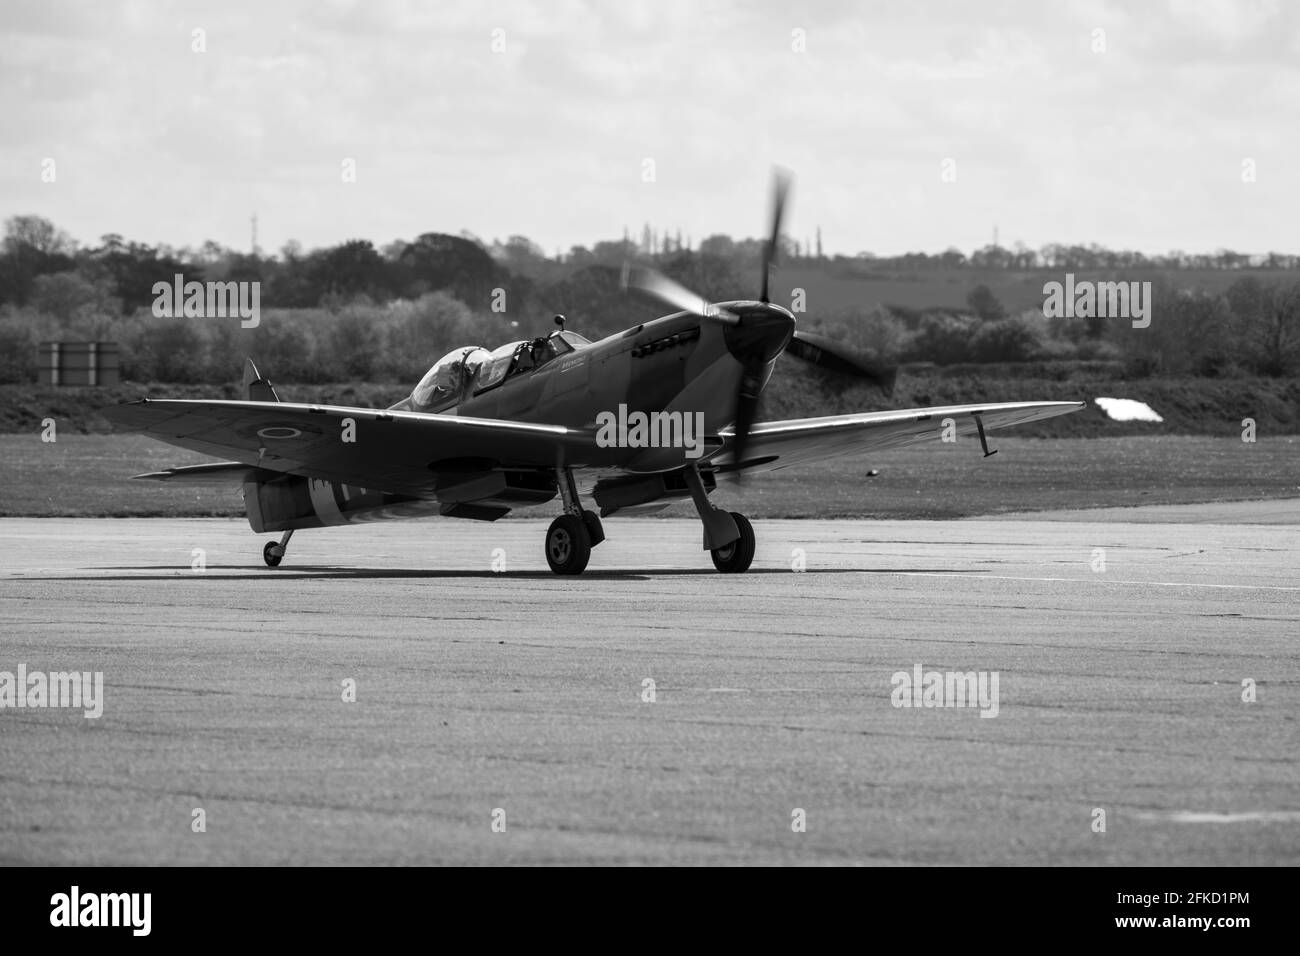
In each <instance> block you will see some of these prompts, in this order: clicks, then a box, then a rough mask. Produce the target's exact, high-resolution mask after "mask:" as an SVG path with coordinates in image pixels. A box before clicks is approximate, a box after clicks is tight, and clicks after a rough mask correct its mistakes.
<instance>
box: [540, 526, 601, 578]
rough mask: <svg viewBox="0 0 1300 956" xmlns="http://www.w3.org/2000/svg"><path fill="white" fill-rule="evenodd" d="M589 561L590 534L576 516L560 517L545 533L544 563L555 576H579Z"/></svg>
mask: <svg viewBox="0 0 1300 956" xmlns="http://www.w3.org/2000/svg"><path fill="white" fill-rule="evenodd" d="M590 560H591V533H590V532H589V531H588V530H587V523H586V522H585V521H583V520H582V519H581V518H579V517H578V516H577V515H568V514H565V515H560V516H559V517H558V518H556V519H555V520H554V521H552V522H551V527H550V528H549V529H548V530H547V532H546V563H547V564H549V565H550V566H551V570H552V571H554V572H555V573H556V574H581V573H582V572H583V571H584V570H586V567H587V562H588V561H590Z"/></svg>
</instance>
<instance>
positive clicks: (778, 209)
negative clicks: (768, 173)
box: [759, 168, 790, 302]
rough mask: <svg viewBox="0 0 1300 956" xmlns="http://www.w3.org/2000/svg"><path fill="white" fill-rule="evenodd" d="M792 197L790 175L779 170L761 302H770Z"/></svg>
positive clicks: (764, 265)
mask: <svg viewBox="0 0 1300 956" xmlns="http://www.w3.org/2000/svg"><path fill="white" fill-rule="evenodd" d="M789 195H790V174H789V173H788V172H786V171H785V170H784V169H780V168H778V169H777V170H776V172H775V174H774V177H773V182H772V231H771V233H770V235H769V237H768V240H767V244H766V245H765V246H763V292H762V294H761V295H760V296H759V299H760V301H763V302H770V301H772V300H771V299H769V298H768V295H767V292H768V288H767V287H768V282H769V280H770V279H771V278H772V267H773V266H775V265H776V256H777V253H778V252H780V247H781V220H782V219H784V218H785V201H786V198H787V197H788V196H789Z"/></svg>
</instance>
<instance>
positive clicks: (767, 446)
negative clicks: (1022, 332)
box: [711, 402, 1087, 475]
mask: <svg viewBox="0 0 1300 956" xmlns="http://www.w3.org/2000/svg"><path fill="white" fill-rule="evenodd" d="M1086 405H1087V403H1086V402H1007V403H1001V404H989V405H948V406H942V407H935V408H909V409H905V410H903V411H885V412H859V413H856V414H853V415H833V416H830V417H828V418H799V419H794V420H792V421H786V422H761V423H759V424H756V425H754V427H753V428H752V429H751V430H750V432H749V444H748V446H747V447H746V448H745V459H746V460H747V461H750V462H753V464H751V465H748V466H746V467H745V468H744V471H745V473H746V474H749V473H751V472H759V471H772V470H775V469H778V468H784V467H786V466H787V465H799V464H805V463H807V462H812V461H820V460H822V459H825V458H837V457H840V456H841V455H853V454H858V453H860V452H866V451H885V450H888V449H891V448H902V447H904V446H906V445H915V444H918V443H919V442H927V441H932V442H934V443H936V444H938V443H939V441H940V439H941V438H942V436H943V431H944V427H945V419H951V420H952V425H953V433H955V434H956V435H958V436H967V435H975V434H978V430H979V428H978V425H977V424H976V420H977V419H979V420H981V421H983V423H984V430H985V431H986V432H989V431H993V430H995V429H999V428H1009V427H1011V426H1012V425H1023V424H1025V423H1026V422H1034V421H1039V420H1041V419H1044V418H1052V417H1054V416H1056V415H1065V414H1068V413H1070V412H1077V411H1078V410H1079V409H1081V408H1084V407H1086ZM721 437H722V439H723V446H722V448H721V449H720V450H719V451H718V453H717V454H715V455H714V456H713V457H712V459H711V463H712V464H714V465H718V466H721V467H720V468H719V471H720V472H721V473H722V474H724V475H725V474H726V473H728V471H730V469H728V468H727V467H726V466H727V465H733V464H734V462H733V460H732V458H731V456H730V453H729V452H730V449H731V448H732V447H733V446H734V443H735V437H734V435H732V434H731V433H730V432H729V431H728V430H724V431H723V432H721Z"/></svg>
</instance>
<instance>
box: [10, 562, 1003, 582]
mask: <svg viewBox="0 0 1300 956" xmlns="http://www.w3.org/2000/svg"><path fill="white" fill-rule="evenodd" d="M84 570H88V571H131V572H136V573H133V574H106V575H95V576H94V577H93V578H86V579H85V580H88V581H175V580H177V579H184V580H192V581H273V580H277V579H284V580H290V581H314V580H335V579H337V580H366V579H394V580H401V579H406V578H434V579H437V578H485V579H487V578H491V579H497V580H511V579H515V580H517V579H520V578H528V579H535V580H544V581H554V580H565V578H563V577H561V576H560V575H556V574H552V573H551V572H550V571H541V570H534V571H503V572H495V571H468V570H464V569H461V570H456V569H450V570H444V569H430V568H341V567H337V566H333V565H299V566H297V567H294V568H279V569H276V570H272V569H270V568H260V567H256V566H247V567H244V568H237V569H234V570H235V573H228V572H226V571H225V570H223V569H214V570H219V571H220V573H213V574H207V573H206V572H193V573H186V569H184V568H181V567H177V566H175V565H149V566H147V567H101V568H87V569H84ZM148 571H153V572H156V573H154V574H147V573H140V572H148ZM794 573H796V572H793V571H790V570H789V569H787V568H750V569H749V570H748V571H746V572H745V574H744V576H745V577H752V576H753V575H765V574H783V575H791V574H794ZM798 573H800V574H807V575H810V576H813V577H816V576H819V575H826V574H924V573H938V574H979V573H981V572H980V571H979V570H978V569H973V568H808V569H807V570H805V571H801V572H798ZM696 576H709V577H730V575H724V574H720V573H719V572H718V571H715V570H713V569H712V568H660V569H655V570H626V571H600V570H588V571H585V572H583V573H582V574H581V575H578V576H576V577H574V578H570V579H568V580H581V581H650V580H653V579H656V578H673V577H696ZM70 577H71V576H65V575H53V576H50V575H46V576H42V577H23V578H21V580H24V581H67V580H69V579H70Z"/></svg>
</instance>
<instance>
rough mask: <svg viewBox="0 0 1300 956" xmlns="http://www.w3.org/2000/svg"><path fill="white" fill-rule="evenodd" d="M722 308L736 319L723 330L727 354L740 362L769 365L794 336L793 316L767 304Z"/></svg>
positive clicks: (786, 310)
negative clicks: (754, 361)
mask: <svg viewBox="0 0 1300 956" xmlns="http://www.w3.org/2000/svg"><path fill="white" fill-rule="evenodd" d="M722 308H724V309H726V310H727V311H728V312H731V313H733V314H735V315H736V316H738V317H739V318H740V321H739V322H737V323H736V324H735V325H728V326H726V327H725V329H724V332H723V334H724V337H725V339H726V342H727V351H729V352H730V353H731V354H732V355H734V356H735V357H736V358H737V359H739V360H740V361H741V362H746V361H753V360H754V359H756V358H757V359H761V360H762V361H764V362H770V361H771V360H772V359H774V358H776V357H777V356H778V355H780V354H781V350H782V349H784V348H785V347H786V345H787V344H788V343H789V342H790V337H791V336H792V335H794V316H793V315H792V314H791V313H790V311H789V310H788V309H783V308H782V307H781V306H779V305H772V304H771V303H770V302H725V303H722Z"/></svg>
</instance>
